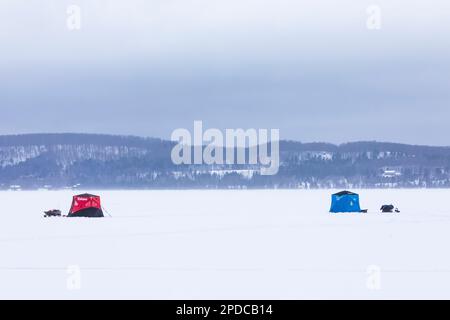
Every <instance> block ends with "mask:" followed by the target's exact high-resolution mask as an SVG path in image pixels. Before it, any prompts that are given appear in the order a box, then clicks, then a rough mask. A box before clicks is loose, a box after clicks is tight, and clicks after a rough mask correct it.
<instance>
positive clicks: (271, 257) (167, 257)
mask: <svg viewBox="0 0 450 320" xmlns="http://www.w3.org/2000/svg"><path fill="white" fill-rule="evenodd" d="M86 191H90V192H93V193H96V194H99V195H101V196H102V201H103V205H104V207H105V208H106V209H107V210H108V212H109V213H110V214H111V215H112V218H109V217H107V218H104V219H86V218H80V219H65V218H43V217H42V211H43V210H45V209H51V208H60V209H62V210H63V211H64V212H67V211H68V209H69V206H70V203H71V196H72V195H73V194H74V193H73V192H69V191H58V192H51V191H47V192H46V191H40V192H0V203H1V204H2V207H1V213H0V215H1V220H0V298H44V299H45V298H52V299H53V298H61V299H77V298H88V299H89V298H98V299H108V298H120V299H122V298H124V299H126V298H145V299H216V298H219V299H227V298H230V299H301V298H363V299H372V298H374V299H378V298H447V299H448V298H450V251H449V245H450V204H449V196H450V190H360V191H359V193H360V196H361V206H362V207H363V208H368V209H369V210H370V211H369V213H368V214H334V215H332V214H329V213H328V209H329V206H330V195H331V193H332V191H330V190H318V191H302V190H279V191H275V190H268V191H93V190H86ZM390 203H393V204H394V205H396V206H398V207H399V208H400V210H401V211H402V212H401V214H380V213H379V211H378V210H379V208H380V206H381V205H382V204H390ZM370 266H372V267H370ZM77 268H79V271H80V274H79V277H78V272H77V270H78V269H77ZM378 271H380V272H379V273H378Z"/></svg>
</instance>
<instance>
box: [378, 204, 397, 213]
mask: <svg viewBox="0 0 450 320" xmlns="http://www.w3.org/2000/svg"><path fill="white" fill-rule="evenodd" d="M380 210H381V212H382V213H393V212H394V211H395V212H396V213H400V210H398V208H396V207H394V206H393V205H392V204H389V205H388V204H385V205H383V206H381V209H380Z"/></svg>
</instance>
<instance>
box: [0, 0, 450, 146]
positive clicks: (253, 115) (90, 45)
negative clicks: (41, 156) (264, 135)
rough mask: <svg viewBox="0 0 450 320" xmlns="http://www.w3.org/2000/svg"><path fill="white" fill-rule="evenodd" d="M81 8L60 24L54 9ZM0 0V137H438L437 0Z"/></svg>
mask: <svg viewBox="0 0 450 320" xmlns="http://www.w3.org/2000/svg"><path fill="white" fill-rule="evenodd" d="M73 4H74V5H78V6H79V7H80V9H81V19H82V20H81V21H82V24H81V29H80V30H72V31H70V30H68V29H67V26H66V22H67V12H66V11H67V7H68V6H69V5H73ZM371 4H373V3H372V1H368V2H365V1H363V2H361V1H351V0H343V1H340V2H339V4H337V3H336V2H335V1H331V0H319V1H315V2H314V3H311V2H307V1H298V0H297V1H294V0H278V1H275V0H259V1H257V0H241V1H238V0H229V1H226V2H225V1H218V0H185V1H181V0H172V1H162V0H151V1H144V0H130V1H120V0H106V1H102V2H101V3H99V2H97V3H92V1H88V0H71V1H68V0H58V1H57V0H54V1H53V0H41V1H25V0H4V1H2V2H1V3H0V41H1V43H2V52H1V54H0V113H1V116H0V134H1V135H4V134H20V133H32V132H38V133H39V132H57V133H63V132H77V133H100V134H102V133H103V134H120V135H135V136H143V137H156V138H162V139H170V134H171V132H172V131H173V130H175V129H177V128H187V129H189V130H193V122H194V120H202V121H203V122H204V125H205V127H206V128H219V129H225V128H244V129H247V128H268V129H270V128H277V129H280V133H281V139H282V140H295V141H301V142H315V141H318V142H321V141H323V142H330V143H335V144H339V143H345V142H351V141H375V140H376V141H386V142H395V143H408V144H420V145H433V146H449V145H450V141H449V139H448V137H449V136H450V126H449V125H448V124H449V119H450V37H449V33H450V3H449V2H448V1H445V0H430V1H420V0H416V1H411V0H408V1H407V0H399V1H395V3H393V1H387V0H379V1H376V4H377V5H378V6H379V7H380V9H381V14H382V15H381V17H382V27H381V29H380V30H368V29H367V27H366V20H367V18H368V15H367V12H366V9H367V7H368V6H369V5H371Z"/></svg>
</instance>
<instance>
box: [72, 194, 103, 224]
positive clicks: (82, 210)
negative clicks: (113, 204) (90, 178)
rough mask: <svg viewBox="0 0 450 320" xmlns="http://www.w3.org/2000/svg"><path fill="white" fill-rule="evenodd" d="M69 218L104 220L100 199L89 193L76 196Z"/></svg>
mask: <svg viewBox="0 0 450 320" xmlns="http://www.w3.org/2000/svg"><path fill="white" fill-rule="evenodd" d="M67 217H68V218H71V217H86V218H103V217H104V215H103V210H102V205H101V202H100V197H99V196H96V195H93V194H89V193H85V194H80V195H77V196H74V197H73V200H72V206H71V208H70V211H69V214H68V215H67Z"/></svg>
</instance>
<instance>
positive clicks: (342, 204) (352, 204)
mask: <svg viewBox="0 0 450 320" xmlns="http://www.w3.org/2000/svg"><path fill="white" fill-rule="evenodd" d="M330 212H333V213H338V212H361V207H360V205H359V195H358V194H357V193H353V192H350V191H341V192H339V193H336V194H333V195H332V196H331V209H330Z"/></svg>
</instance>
